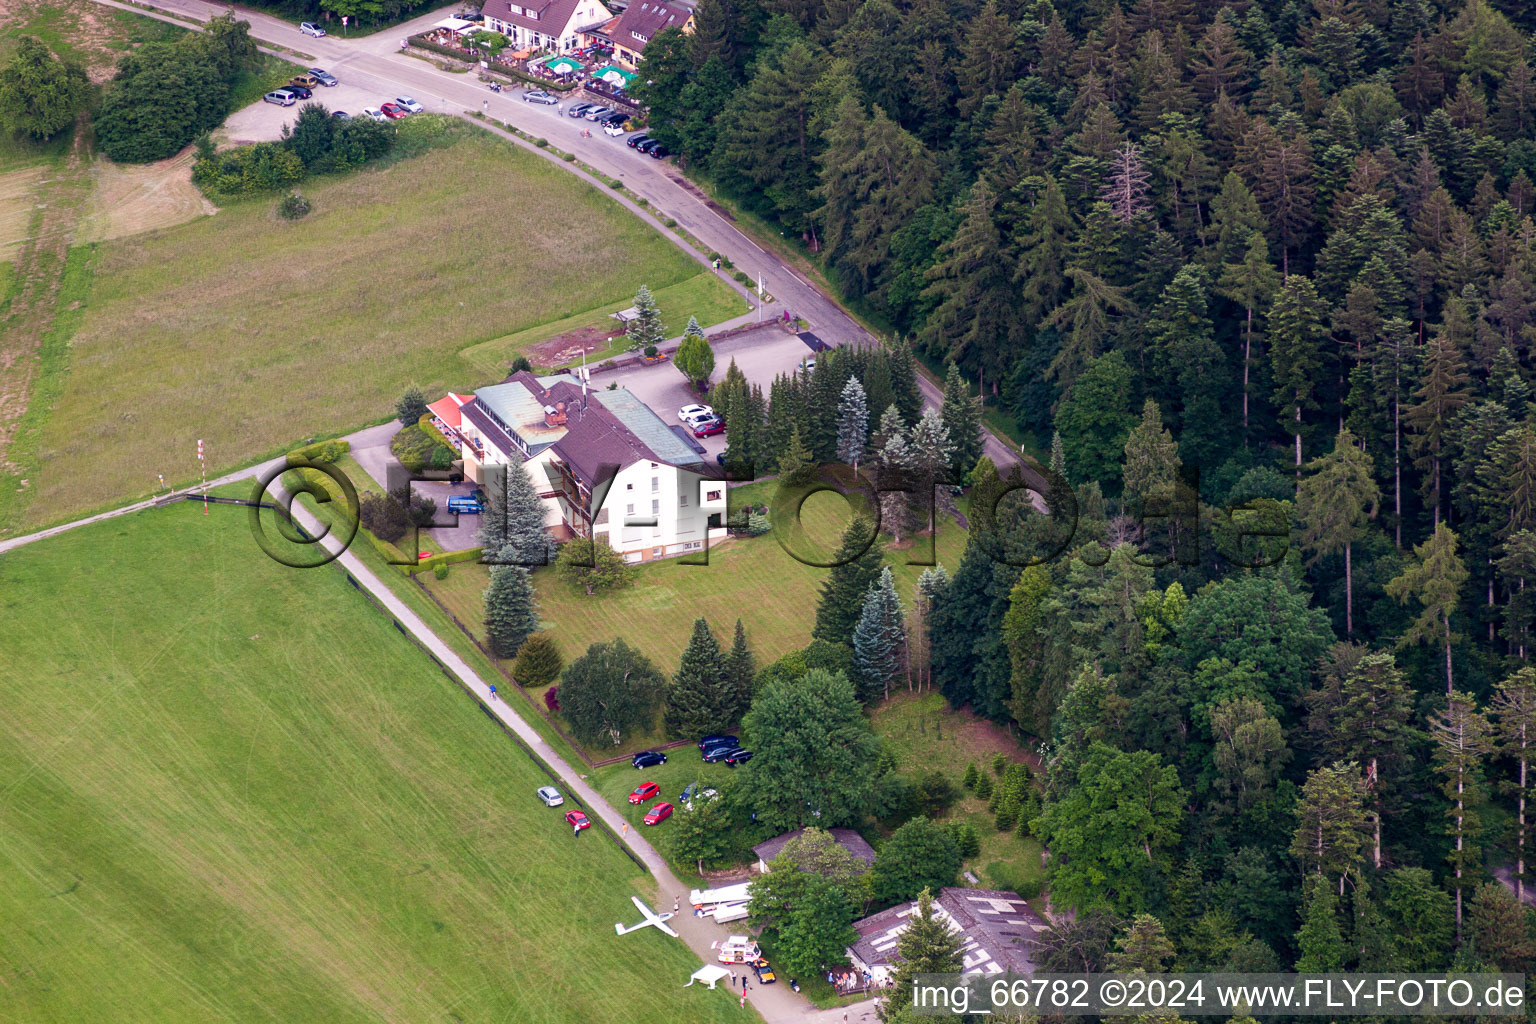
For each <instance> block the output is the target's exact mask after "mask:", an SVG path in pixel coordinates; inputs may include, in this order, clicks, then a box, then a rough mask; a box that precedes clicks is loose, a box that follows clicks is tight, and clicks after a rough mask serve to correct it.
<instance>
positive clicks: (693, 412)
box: [677, 405, 715, 423]
mask: <svg viewBox="0 0 1536 1024" xmlns="http://www.w3.org/2000/svg"><path fill="white" fill-rule="evenodd" d="M714 414H715V410H713V409H711V408H710V407H709V406H707V405H685V406H683V407H682V408H681V409H679V410H677V418H678V419H680V420H682V421H683V422H684V423H687V422H688V421H689V420H691V419H697V418H698V417H700V416H713V415H714Z"/></svg>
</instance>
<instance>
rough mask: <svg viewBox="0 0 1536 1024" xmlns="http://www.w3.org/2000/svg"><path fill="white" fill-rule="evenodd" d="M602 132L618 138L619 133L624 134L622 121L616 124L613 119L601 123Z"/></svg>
mask: <svg viewBox="0 0 1536 1024" xmlns="http://www.w3.org/2000/svg"><path fill="white" fill-rule="evenodd" d="M603 134H604V135H612V136H613V137H614V138H618V137H619V136H620V135H623V134H624V124H623V122H619V123H617V124H616V123H614V122H613V121H609V122H607V123H606V124H604V125H603Z"/></svg>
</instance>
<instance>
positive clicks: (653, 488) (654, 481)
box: [651, 476, 661, 494]
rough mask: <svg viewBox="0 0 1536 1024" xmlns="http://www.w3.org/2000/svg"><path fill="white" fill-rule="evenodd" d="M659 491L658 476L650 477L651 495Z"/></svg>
mask: <svg viewBox="0 0 1536 1024" xmlns="http://www.w3.org/2000/svg"><path fill="white" fill-rule="evenodd" d="M659 490H661V477H659V476H653V477H651V493H652V494H655V493H656V492H657V491H659Z"/></svg>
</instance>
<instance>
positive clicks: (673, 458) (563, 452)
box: [460, 371, 726, 562]
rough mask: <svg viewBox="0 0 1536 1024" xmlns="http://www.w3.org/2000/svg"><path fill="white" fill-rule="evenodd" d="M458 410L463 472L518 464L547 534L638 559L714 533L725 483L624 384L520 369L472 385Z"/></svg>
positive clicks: (692, 547) (698, 543) (690, 547)
mask: <svg viewBox="0 0 1536 1024" xmlns="http://www.w3.org/2000/svg"><path fill="white" fill-rule="evenodd" d="M460 414H461V431H462V434H463V437H464V439H465V441H466V444H465V445H464V447H463V449H462V455H463V458H464V473H465V476H467V477H468V478H469V479H471V480H474V481H476V482H483V481H484V480H485V478H486V474H487V469H488V467H494V466H497V465H511V464H513V463H521V464H523V466H524V467H525V468H526V469H527V470H528V473H529V475H530V476H531V477H532V479H533V483H534V486H535V487H536V488H538V490H539V496H540V497H541V498H542V499H543V500H544V506H545V516H544V523H545V526H546V527H547V528H548V529H549V530H550V532H551V534H553V536H554V538H555V539H556V540H557V541H565V540H569V539H571V538H572V537H589V536H599V537H604V538H605V539H606V540H607V541H608V543H609V544H610V545H611V546H612V547H613V548H614V550H616V551H618V552H620V553H621V554H623V556H624V558H625V560H626V561H630V562H646V561H650V560H652V559H656V558H668V557H672V556H675V555H683V554H690V553H694V552H698V551H702V550H703V548H704V547H705V544H706V543H707V541H708V538H709V537H710V535H711V531H718V533H716V534H714V535H715V536H718V537H723V536H724V529H723V527H724V518H725V511H726V502H725V483H724V482H723V481H721V480H718V479H714V478H712V477H710V476H709V475H707V471H706V466H705V463H704V454H703V449H702V448H701V447H700V446H699V445H698V444H697V443H696V442H694V441H693V440H692V438H690V437H689V436H688V434H687V432H686V431H685V430H684V429H683V427H682V426H681V425H678V426H669V425H668V424H667V423H665V422H664V421H663V420H662V419H661V417H659V416H657V415H656V413H654V412H653V411H651V409H650V407H649V406H647V405H646V404H645V403H644V402H642V401H640V399H638V398H636V397H635V396H634V395H633V394H632V393H630V392H629V391H628V390H626V389H624V388H618V389H615V390H606V389H601V390H591V389H590V388H589V387H587V386H586V385H583V384H582V383H581V382H580V381H578V380H577V379H576V378H575V377H573V376H571V375H569V374H555V375H553V376H547V377H536V376H534V375H533V374H531V373H529V372H527V371H521V372H519V373H515V374H513V375H512V376H511V377H509V378H507V379H506V380H505V381H504V382H502V383H501V384H495V385H492V386H490V387H484V388H480V389H479V390H477V391H476V392H475V396H474V401H472V402H469V403H467V404H466V405H464V406H463V407H462V408H461V409H460Z"/></svg>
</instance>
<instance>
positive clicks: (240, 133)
mask: <svg viewBox="0 0 1536 1024" xmlns="http://www.w3.org/2000/svg"><path fill="white" fill-rule="evenodd" d="M332 73H333V74H335V75H336V77H337V78H339V79H341V84H340V85H333V86H328V87H327V86H322V87H321V88H319V89H316V90H315V94H314V96H312V97H311V98H310V99H308V100H301V101H299V102H298V103H295V104H294V105H293V106H291V107H280V106H278V105H277V104H275V103H267V102H265V101H260V102H257V103H252V104H251V105H250V106H248V107H245V108H243V109H241V110H237V111H235V112H234V113H233V114H231V115H229V120H227V121H225V122H224V127H223V128H222V129H221V130H220V132H219V138H220V139H221V140H223V141H227V142H230V143H242V142H272V141H275V140H277V139H280V138H282V132H283V125H285V124H286V125H292V124H293V122H294V121H295V120H297V119H298V116H299V108H300V107H302V106H303V105H304V104H305V103H322V104H324V105H325V107H326V109H328V110H345V111H346V112H347V113H349V114H351V115H352V116H353V117H360V116H362V113H363V108H364V107H377V106H379V105H380V104H382V103H385V102H388V101H389V100H392V99H394V95H393V94H389V95H387V94H385V93H382V92H380V91H379V90H378V89H371V88H368V87H366V86H363V85H358V84H353V83H349V82H348V81H347V79H346V76H345V73H344V72H341V71H335V72H332Z"/></svg>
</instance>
